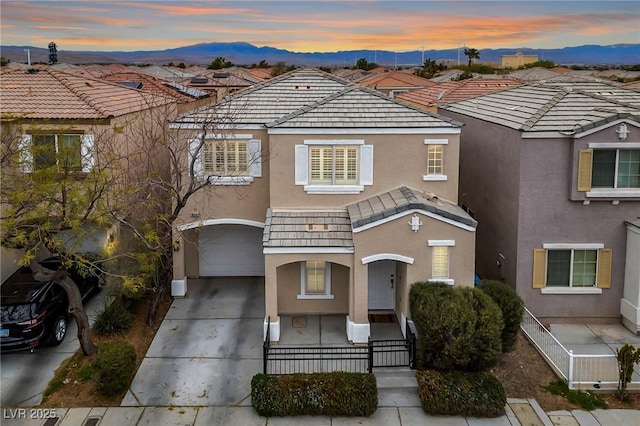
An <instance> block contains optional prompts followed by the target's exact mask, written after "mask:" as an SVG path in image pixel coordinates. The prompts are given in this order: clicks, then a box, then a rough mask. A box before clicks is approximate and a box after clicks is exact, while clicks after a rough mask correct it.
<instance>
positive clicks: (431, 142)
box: [422, 139, 449, 181]
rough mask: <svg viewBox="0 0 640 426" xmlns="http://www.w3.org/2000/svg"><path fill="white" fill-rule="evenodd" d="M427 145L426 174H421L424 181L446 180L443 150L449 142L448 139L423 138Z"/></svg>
mask: <svg viewBox="0 0 640 426" xmlns="http://www.w3.org/2000/svg"><path fill="white" fill-rule="evenodd" d="M424 144H425V145H426V146H427V174H426V175H424V176H422V180H424V181H446V180H447V175H446V174H445V171H444V152H445V147H446V146H447V145H448V144H449V140H448V139H425V140H424Z"/></svg>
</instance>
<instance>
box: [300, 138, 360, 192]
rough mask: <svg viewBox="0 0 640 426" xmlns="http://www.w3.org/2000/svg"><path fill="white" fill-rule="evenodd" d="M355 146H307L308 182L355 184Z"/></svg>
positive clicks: (357, 149) (356, 149)
mask: <svg viewBox="0 0 640 426" xmlns="http://www.w3.org/2000/svg"><path fill="white" fill-rule="evenodd" d="M359 150H360V148H359V147H357V146H312V147H310V148H309V172H310V179H309V181H310V183H311V184H312V185H313V184H325V185H355V184H357V183H358V151H359Z"/></svg>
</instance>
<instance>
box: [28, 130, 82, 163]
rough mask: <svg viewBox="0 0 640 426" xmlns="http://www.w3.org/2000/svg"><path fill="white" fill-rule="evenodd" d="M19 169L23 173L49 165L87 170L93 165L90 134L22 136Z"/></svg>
mask: <svg viewBox="0 0 640 426" xmlns="http://www.w3.org/2000/svg"><path fill="white" fill-rule="evenodd" d="M20 151H21V156H22V159H21V162H22V168H23V169H24V170H25V171H26V172H32V171H34V170H45V169H49V168H52V167H55V168H57V169H58V170H59V171H72V172H89V171H90V169H91V167H92V166H93V136H92V135H85V134H55V133H38V134H27V135H23V137H22V140H21V142H20Z"/></svg>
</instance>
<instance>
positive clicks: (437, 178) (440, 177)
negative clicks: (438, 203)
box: [422, 175, 447, 182]
mask: <svg viewBox="0 0 640 426" xmlns="http://www.w3.org/2000/svg"><path fill="white" fill-rule="evenodd" d="M422 180H423V181H424V182H444V181H446V180H447V175H423V176H422Z"/></svg>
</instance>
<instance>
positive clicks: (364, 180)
mask: <svg viewBox="0 0 640 426" xmlns="http://www.w3.org/2000/svg"><path fill="white" fill-rule="evenodd" d="M360 185H373V145H361V146H360Z"/></svg>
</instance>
